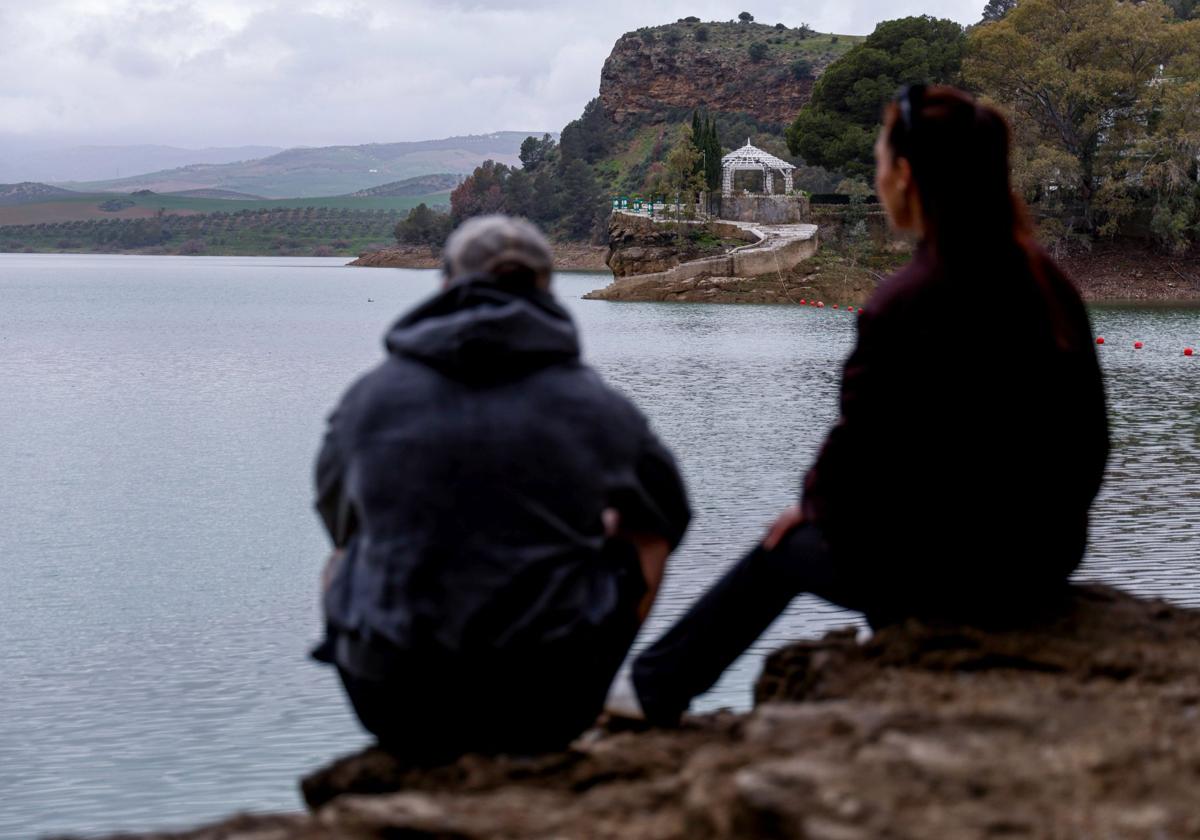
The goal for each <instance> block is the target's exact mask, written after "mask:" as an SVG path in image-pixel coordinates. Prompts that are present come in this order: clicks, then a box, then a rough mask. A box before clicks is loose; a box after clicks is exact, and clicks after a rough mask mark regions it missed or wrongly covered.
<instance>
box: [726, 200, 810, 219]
mask: <svg viewBox="0 0 1200 840" xmlns="http://www.w3.org/2000/svg"><path fill="white" fill-rule="evenodd" d="M810 214H811V211H810V209H809V204H808V198H806V197H805V196H803V195H731V196H725V197H724V198H722V199H721V218H723V219H731V220H733V221H735V222H756V223H758V224H761V225H798V224H807V223H808V222H809V221H810Z"/></svg>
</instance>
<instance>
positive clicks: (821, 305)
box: [817, 300, 825, 309]
mask: <svg viewBox="0 0 1200 840" xmlns="http://www.w3.org/2000/svg"><path fill="white" fill-rule="evenodd" d="M824 308H825V301H823V300H819V301H817V309H824Z"/></svg>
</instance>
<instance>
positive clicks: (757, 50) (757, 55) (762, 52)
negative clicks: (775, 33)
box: [749, 41, 767, 61]
mask: <svg viewBox="0 0 1200 840" xmlns="http://www.w3.org/2000/svg"><path fill="white" fill-rule="evenodd" d="M749 53H750V60H751V61H762V60H763V59H764V58H766V57H767V45H766V44H764V43H763V42H762V41H755V42H754V43H753V44H751V45H750V49H749Z"/></svg>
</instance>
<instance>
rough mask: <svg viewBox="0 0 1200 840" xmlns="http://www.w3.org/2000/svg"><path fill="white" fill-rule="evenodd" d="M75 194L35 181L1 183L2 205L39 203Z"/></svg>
mask: <svg viewBox="0 0 1200 840" xmlns="http://www.w3.org/2000/svg"><path fill="white" fill-rule="evenodd" d="M75 195H76V193H74V192H72V191H71V190H64V189H60V188H58V187H52V186H50V185H49V184H38V183H35V182H33V181H23V182H22V183H20V184H0V207H12V206H14V205H17V204H37V203H38V202H42V201H53V200H54V199H58V198H71V197H72V196H75Z"/></svg>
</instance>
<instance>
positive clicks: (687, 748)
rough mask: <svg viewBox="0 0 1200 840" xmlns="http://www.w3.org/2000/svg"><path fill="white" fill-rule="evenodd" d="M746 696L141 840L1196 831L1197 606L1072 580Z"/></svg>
mask: <svg viewBox="0 0 1200 840" xmlns="http://www.w3.org/2000/svg"><path fill="white" fill-rule="evenodd" d="M756 695H757V697H756V700H757V703H758V706H757V708H756V710H755V711H754V712H752V713H750V714H748V715H732V714H718V715H711V716H705V717H699V718H695V719H692V720H690V721H689V722H688V723H687V725H686V726H685V727H684V728H682V729H679V730H675V731H662V730H658V731H648V732H640V733H639V732H629V731H626V732H613V731H595V732H592V733H589V734H588V735H587V736H585V737H584V738H582V739H580V740H579V741H578V742H577V743H576V744H575V745H574V746H573V748H572V749H571V750H569V751H567V752H565V753H561V754H555V755H549V756H542V757H538V758H527V759H512V758H482V757H468V758H465V759H463V760H461V761H460V762H458V763H457V764H454V765H451V766H448V767H443V768H438V769H435V770H424V771H417V770H412V769H408V768H405V767H404V766H403V764H402V763H401V762H399V761H397V760H396V759H395V758H393V757H392V756H389V755H387V754H386V753H383V752H380V751H378V750H370V751H367V752H365V753H361V754H356V755H352V756H349V757H347V758H344V759H342V760H340V761H338V762H336V763H334V764H333V765H331V766H330V767H328V768H326V769H324V770H322V771H319V772H317V773H315V774H313V775H311V776H309V777H308V778H307V779H305V780H304V783H303V784H304V791H305V794H306V796H307V799H308V801H309V802H310V804H311V806H312V811H311V813H309V814H297V815H282V816H243V817H236V818H233V819H231V820H229V821H226V822H223V823H219V824H215V825H211V826H208V827H205V828H200V829H197V830H195V831H192V832H188V833H185V834H177V835H141V836H142V837H143V838H150V837H167V836H172V837H177V838H189V840H217V838H222V840H251V838H253V840H267V838H272V840H275V839H276V838H278V840H284V839H285V838H287V839H288V840H291V839H293V838H333V837H340V838H347V837H350V838H366V837H389V838H400V837H403V838H458V839H459V840H462V839H463V838H479V840H483V839H484V838H489V840H500V838H505V840H508V838H514V840H515V838H546V839H547V840H549V838H613V840H616V839H617V838H621V840H652V839H653V840H684V838H687V840H694V839H695V838H714V839H715V838H747V837H770V838H809V840H870V839H872V838H913V840H916V838H922V840H929V838H955V839H956V840H957V838H1017V837H1020V838H1046V840H1050V838H1054V839H1055V840H1062V839H1063V838H1100V837H1104V838H1145V840H1151V838H1153V839H1154V840H1168V839H1169V838H1195V837H1200V612H1196V611H1189V610H1184V609H1180V608H1176V607H1171V606H1168V605H1166V604H1163V603H1161V602H1157V601H1143V600H1138V599H1135V598H1133V597H1131V596H1128V595H1126V594H1123V593H1121V592H1118V591H1116V590H1112V589H1107V588H1102V587H1080V588H1077V589H1075V590H1073V592H1072V593H1071V594H1070V596H1069V597H1067V598H1066V599H1065V600H1064V601H1063V603H1062V604H1060V605H1058V607H1057V609H1056V611H1055V612H1054V613H1053V614H1052V615H1049V616H1048V617H1046V618H1044V619H1041V620H1039V621H1038V622H1037V624H1036V626H1034V627H1031V628H1027V629H1024V630H1016V631H1012V630H1009V631H1001V630H996V631H985V630H980V629H971V628H963V627H958V626H935V625H927V624H921V623H918V622H910V623H908V624H904V625H898V626H895V627H891V628H887V629H885V630H882V631H880V632H879V633H877V634H875V636H874V637H873V638H871V639H869V640H867V641H865V642H860V641H857V640H856V638H855V634H854V633H853V632H852V631H847V632H841V633H833V634H830V635H829V636H827V637H826V638H825V639H823V640H821V641H815V642H806V643H798V644H795V645H792V646H790V647H787V648H785V649H783V650H781V651H779V652H777V653H776V654H775V655H774V656H772V657H771V658H770V659H769V661H768V662H767V665H766V667H765V669H764V673H763V676H762V678H761V679H760V681H759V683H758V686H757V688H756Z"/></svg>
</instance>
